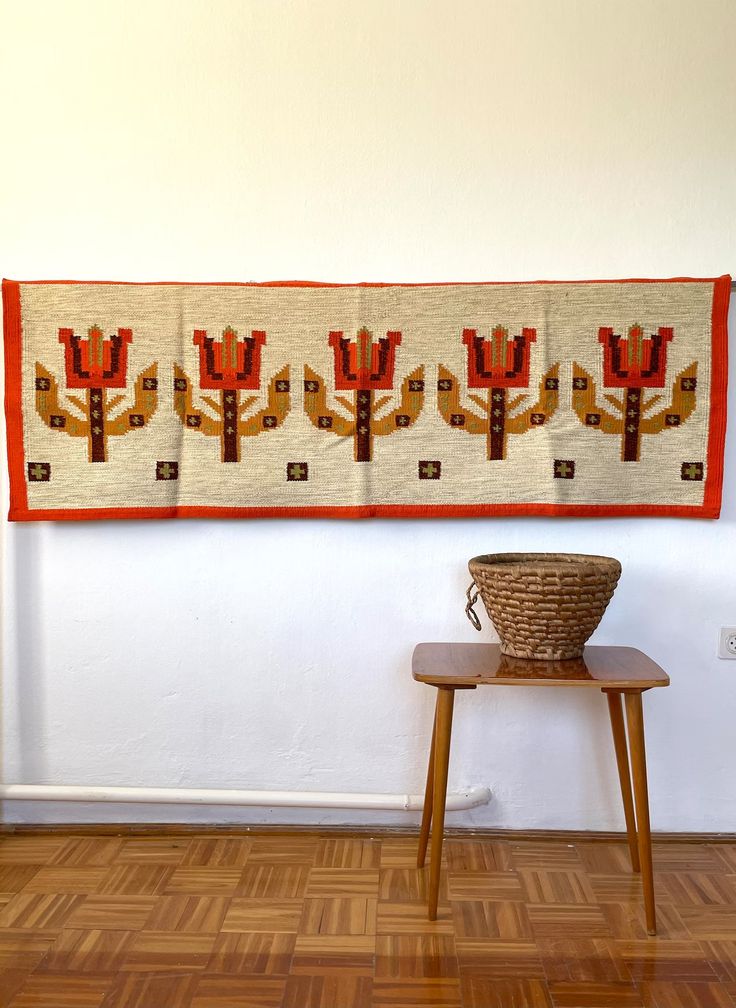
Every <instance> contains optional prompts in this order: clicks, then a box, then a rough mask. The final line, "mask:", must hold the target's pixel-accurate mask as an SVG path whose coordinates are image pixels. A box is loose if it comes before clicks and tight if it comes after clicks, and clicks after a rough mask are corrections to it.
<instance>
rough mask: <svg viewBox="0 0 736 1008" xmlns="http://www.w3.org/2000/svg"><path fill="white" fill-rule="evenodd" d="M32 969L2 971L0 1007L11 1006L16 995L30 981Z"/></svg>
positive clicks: (0, 973)
mask: <svg viewBox="0 0 736 1008" xmlns="http://www.w3.org/2000/svg"><path fill="white" fill-rule="evenodd" d="M29 975H30V969H5V970H1V971H0V1008H9V1005H10V1004H11V1002H12V1001H13V1000H14V998H15V995H16V994H17V993H18V991H19V990H20V989H21V987H22V986H23V985H24V984H25V983H26V982H27V981H28V977H29Z"/></svg>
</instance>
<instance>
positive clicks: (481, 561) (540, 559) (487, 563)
mask: <svg viewBox="0 0 736 1008" xmlns="http://www.w3.org/2000/svg"><path fill="white" fill-rule="evenodd" d="M471 564H475V565H477V566H479V567H495V568H497V569H502V570H512V569H521V568H524V569H527V568H529V567H550V568H555V569H558V570H559V568H560V566H567V565H569V566H571V567H574V566H581V567H583V566H590V567H606V568H608V569H610V570H619V571H620V570H621V562H620V561H619V560H617V559H616V558H615V557H610V556H600V555H598V554H596V553H483V554H481V555H480V556H475V557H473V558H472V559H471V560H469V561H468V566H469V567H470V566H471Z"/></svg>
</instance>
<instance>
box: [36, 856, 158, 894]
mask: <svg viewBox="0 0 736 1008" xmlns="http://www.w3.org/2000/svg"><path fill="white" fill-rule="evenodd" d="M86 870H87V871H94V870H95V869H86ZM172 870H173V869H172V868H171V867H170V866H168V865H158V864H116V865H114V866H113V867H112V868H110V869H108V870H107V872H106V873H105V876H104V879H103V880H102V881H101V883H100V885H99V888H98V889H97V892H99V893H105V894H108V895H110V896H155V895H156V894H157V893H161V892H164V890H165V889H166V887H167V883H168V879H169V876H170V875H171V872H172ZM36 882H37V879H34V882H33V884H34V885H35V884H36Z"/></svg>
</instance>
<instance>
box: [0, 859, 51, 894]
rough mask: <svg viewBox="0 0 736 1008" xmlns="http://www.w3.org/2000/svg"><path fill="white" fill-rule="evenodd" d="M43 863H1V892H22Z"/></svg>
mask: <svg viewBox="0 0 736 1008" xmlns="http://www.w3.org/2000/svg"><path fill="white" fill-rule="evenodd" d="M41 868H42V866H41V865H28V864H17V865H16V864H2V865H0V893H2V894H3V895H13V894H14V893H17V892H20V890H21V889H23V888H25V886H26V885H28V883H29V882H30V881H31V880H32V879H33V877H34V876H35V875H37V874H38V872H39V871H40V870H41Z"/></svg>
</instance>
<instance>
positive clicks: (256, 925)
mask: <svg viewBox="0 0 736 1008" xmlns="http://www.w3.org/2000/svg"><path fill="white" fill-rule="evenodd" d="M302 910H303V902H302V900H257V899H238V898H237V897H236V898H234V899H232V900H231V901H230V906H229V907H228V911H227V914H226V915H225V920H224V921H223V924H222V928H221V930H222V931H242V932H246V931H266V932H273V931H293V932H296V931H297V930H298V928H299V921H300V920H301V916H302Z"/></svg>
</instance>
